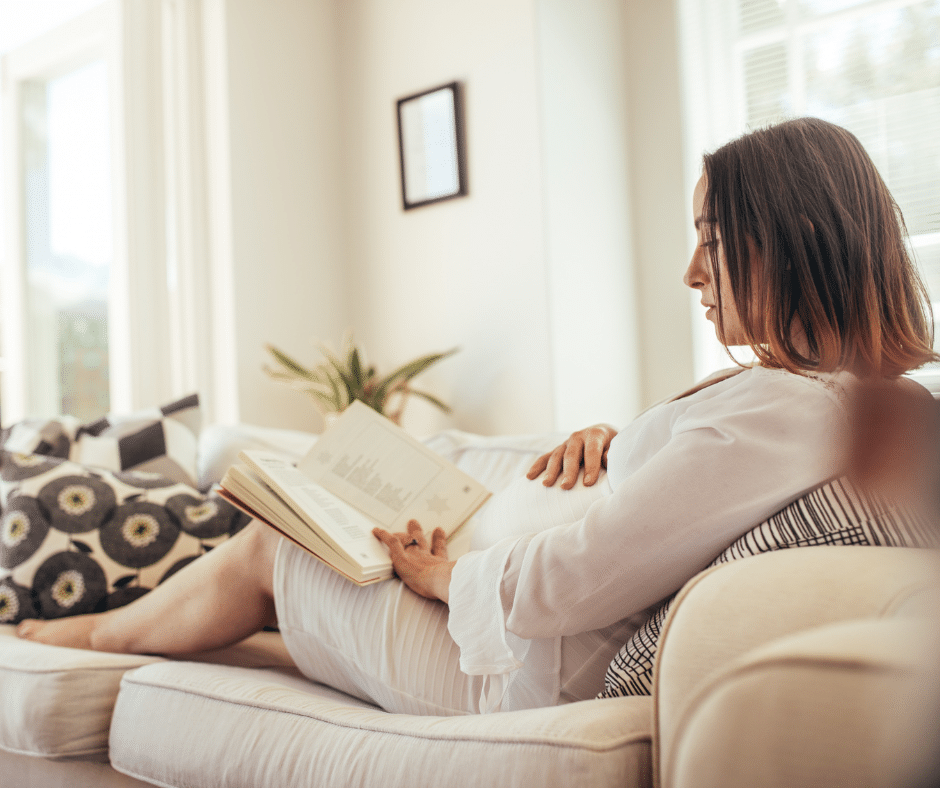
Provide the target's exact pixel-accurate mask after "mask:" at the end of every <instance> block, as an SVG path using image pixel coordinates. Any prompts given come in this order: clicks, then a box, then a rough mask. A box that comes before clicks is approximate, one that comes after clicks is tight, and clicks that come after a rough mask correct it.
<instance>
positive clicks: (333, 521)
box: [239, 449, 389, 571]
mask: <svg viewBox="0 0 940 788" xmlns="http://www.w3.org/2000/svg"><path fill="white" fill-rule="evenodd" d="M239 457H241V458H242V459H243V460H244V461H245V463H246V464H247V465H248V466H249V467H250V468H252V469H253V470H254V471H255V472H256V473H259V474H260V476H261V477H262V479H263V480H264V482H265V483H267V484H268V485H269V486H270V487H271V488H272V489H273V490H274V492H276V493H277V494H278V495H279V496H280V497H281V499H283V501H284V502H285V503H286V504H289V505H290V507H291V508H292V509H293V510H294V511H295V512H296V513H297V514H298V515H299V516H300V517H301V518H302V519H303V520H304V521H306V522H307V523H309V524H310V526H312V527H313V529H314V530H319V531H320V532H321V533H322V534H323V537H324V538H326V539H327V540H328V541H330V542H331V543H332V544H333V545H334V546H335V547H336V548H338V549H339V550H341V551H343V552H345V553H347V554H348V555H349V556H350V558H352V559H353V560H354V561H355V562H356V563H358V564H359V565H360V566H362V567H363V569H364V570H367V571H368V570H369V569H372V568H374V567H379V566H388V565H389V558H388V552H387V551H386V549H385V547H384V546H383V545H382V543H381V542H379V540H378V539H376V538H375V537H374V536H373V535H372V528H373V523H372V521H371V520H369V519H368V518H367V517H366V516H365V515H363V514H362V513H360V512H358V511H356V510H355V509H354V508H353V507H352V506H350V505H349V504H347V503H345V502H344V501H342V500H341V499H339V498H337V497H336V496H335V495H331V494H330V493H329V491H327V490H325V489H323V488H322V487H321V486H320V485H319V484H317V483H316V482H314V481H312V480H311V479H310V478H309V477H308V476H306V475H305V474H303V473H301V472H300V471H299V470H297V469H296V468H294V467H293V466H292V465H291V464H290V463H289V462H287V461H285V460H284V459H282V458H281V457H279V456H277V455H276V454H272V453H270V452H265V451H261V450H256V449H251V450H247V451H243V452H241V453H240V454H239Z"/></svg>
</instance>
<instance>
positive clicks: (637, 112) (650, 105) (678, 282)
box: [624, 0, 703, 405]
mask: <svg viewBox="0 0 940 788" xmlns="http://www.w3.org/2000/svg"><path fill="white" fill-rule="evenodd" d="M624 2H625V9H626V18H627V33H626V41H625V49H626V54H627V75H628V93H629V96H630V103H629V117H630V124H629V137H630V161H631V165H632V168H631V197H632V199H631V205H632V209H633V213H632V216H633V222H632V226H633V243H634V247H633V249H634V255H635V256H636V259H637V261H638V265H637V271H638V274H639V282H638V285H639V293H640V297H639V299H638V304H639V312H638V318H639V321H640V325H641V332H642V333H641V342H640V354H641V369H642V372H641V379H642V387H643V392H642V400H643V403H644V405H651V404H653V403H654V402H658V401H659V400H661V399H663V398H665V397H667V396H669V395H671V394H674V393H676V392H677V391H681V390H682V389H684V388H687V387H688V386H690V385H691V384H692V383H693V377H694V376H693V366H694V365H693V349H692V305H691V298H690V296H689V292H690V291H689V290H688V288H687V287H685V285H683V284H682V275H683V273H684V272H685V269H686V266H687V265H688V261H689V257H688V256H689V252H690V246H689V228H690V226H691V221H692V215H691V207H690V206H691V202H692V195H691V192H690V191H688V188H687V180H686V177H685V170H686V166H687V164H686V162H685V161H684V155H683V154H684V152H685V151H684V147H683V125H682V123H683V118H682V93H681V80H680V67H679V64H680V50H679V29H678V22H677V18H676V2H675V0H668V1H667V0H664V1H661V2H649V0H624ZM692 166H693V167H694V166H697V163H695V162H693V163H692ZM693 183H694V181H693ZM699 319H703V318H702V317H701V316H700V317H699Z"/></svg>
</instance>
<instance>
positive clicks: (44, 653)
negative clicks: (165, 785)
mask: <svg viewBox="0 0 940 788" xmlns="http://www.w3.org/2000/svg"><path fill="white" fill-rule="evenodd" d="M13 631H14V627H12V626H3V627H0V697H2V698H3V703H2V705H0V748H3V749H4V750H7V751H8V752H15V753H20V754H24V755H36V756H41V757H45V758H66V757H69V758H71V757H80V756H89V755H95V754H103V753H106V752H107V750H108V728H109V727H110V724H111V711H112V709H113V708H114V701H115V698H117V693H118V687H119V685H120V683H121V677H122V676H123V675H124V673H126V672H127V671H128V670H131V669H133V668H138V667H140V666H141V665H145V664H147V663H149V662H153V661H154V660H155V659H158V658H157V657H141V656H136V655H127V654H102V653H99V652H95V651H84V650H82V649H73V648H57V647H53V646H44V645H42V644H40V643H30V642H28V641H25V640H19V639H18V638H16V637H14V635H13Z"/></svg>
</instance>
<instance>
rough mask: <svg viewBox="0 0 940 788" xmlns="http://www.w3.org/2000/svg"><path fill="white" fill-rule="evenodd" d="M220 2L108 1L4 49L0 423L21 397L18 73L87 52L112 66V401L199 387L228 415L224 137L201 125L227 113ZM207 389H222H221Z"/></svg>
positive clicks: (12, 417) (132, 402) (26, 75)
mask: <svg viewBox="0 0 940 788" xmlns="http://www.w3.org/2000/svg"><path fill="white" fill-rule="evenodd" d="M218 6H219V4H218V3H213V2H210V3H208V4H206V5H204V4H203V3H202V2H201V1H200V0H190V1H188V2H178V0H155V1H153V2H151V0H147V2H138V1H137V0H107V2H105V3H104V4H103V5H102V6H100V7H97V8H95V9H93V10H91V11H88V12H86V13H85V14H83V15H81V16H79V17H76V18H75V19H73V20H71V21H69V22H66V23H64V24H62V25H61V26H59V27H57V28H55V29H54V30H53V31H51V32H49V33H47V34H45V35H43V36H41V37H40V38H38V39H36V40H34V41H32V42H30V43H28V44H26V45H23V46H21V47H18V48H17V49H15V50H13V51H11V52H9V53H7V54H6V55H5V56H4V57H3V58H2V59H0V64H2V66H0V71H2V82H0V91H2V101H3V112H2V118H3V123H4V129H3V134H2V142H3V151H2V153H3V166H2V168H0V173H2V176H3V190H4V201H3V204H4V219H5V224H6V227H5V232H4V234H3V236H4V246H5V248H4V250H3V253H2V254H0V293H2V294H0V308H2V309H3V312H2V315H3V317H2V319H3V331H2V350H0V360H2V363H3V367H2V368H3V370H4V372H3V375H2V383H0V385H2V400H3V421H4V423H10V422H12V421H16V420H18V419H21V418H23V417H24V416H25V415H26V414H27V412H28V406H29V391H28V376H27V375H26V364H27V350H26V337H25V329H24V326H25V314H26V313H25V299H26V290H25V255H24V243H23V217H24V194H23V188H22V176H21V172H22V168H21V166H20V164H19V162H20V151H21V141H20V137H19V135H20V131H19V115H18V107H19V104H20V86H21V84H22V83H23V82H24V81H27V80H36V79H49V78H50V77H53V76H56V75H57V74H60V73H65V72H67V71H69V70H71V69H74V68H76V67H79V66H80V65H82V64H83V63H86V62H90V61H93V60H104V61H105V63H106V65H107V68H108V74H109V108H110V113H111V116H112V118H111V127H112V179H113V181H112V204H113V212H114V213H113V226H114V239H113V248H114V258H113V262H112V267H111V285H110V293H109V315H108V320H109V356H110V399H111V409H112V410H113V411H124V412H126V411H130V410H135V409H139V408H142V407H149V406H153V405H155V404H159V403H162V402H166V401H169V400H170V399H172V398H173V397H176V396H180V395H182V394H187V393H190V392H193V391H198V392H199V393H200V395H201V397H202V403H203V410H204V412H205V413H206V415H207V417H209V418H210V420H211V419H212V417H213V416H221V417H222V418H223V419H227V420H228V421H232V420H234V418H235V416H236V414H237V397H235V394H234V387H233V386H231V385H228V384H229V383H230V378H231V375H232V372H231V369H230V368H229V367H227V366H226V360H227V359H230V357H231V356H232V352H231V348H230V347H229V346H230V345H231V344H232V342H233V339H232V337H233V335H234V317H233V316H232V315H231V309H230V304H231V301H232V300H231V293H230V291H231V282H230V281H229V280H230V278H231V272H230V266H229V265H228V264H227V262H228V260H229V256H230V249H228V245H227V244H226V243H225V240H226V238H227V235H228V234H227V233H226V228H228V226H229V225H228V224H227V222H226V221H225V219H226V217H227V215H228V211H227V210H226V206H227V204H228V203H227V186H228V182H227V174H228V169H227V161H225V160H224V155H225V150H226V148H225V146H224V145H219V146H216V147H218V148H219V150H210V146H208V144H207V129H218V128H219V127H220V126H222V125H224V124H223V123H222V122H221V121H222V120H223V119H224V116H225V114H226V112H227V106H226V105H225V102H224V100H223V101H221V102H220V101H219V98H218V97H217V96H216V97H215V98H213V96H215V94H216V93H220V94H223V95H224V87H225V84H224V73H221V72H222V71H224V58H225V52H224V46H223V45H220V44H219V40H220V35H222V32H221V31H222V30H224V14H222V13H221V12H220V11H219V7H218ZM220 69H221V71H220ZM220 74H221V75H220ZM223 141H224V140H223ZM220 156H221V158H220ZM210 174H212V177H211V178H210ZM210 197H212V202H211V203H210ZM213 247H214V248H215V252H216V253H215V255H213V254H211V252H212V248H213ZM213 335H215V336H216V337H222V338H223V341H216V342H213ZM226 350H228V352H224V351H226ZM223 384H225V385H223ZM215 392H222V393H224V396H220V397H219V398H218V402H217V401H216V400H217V397H216V396H215ZM49 415H52V414H49Z"/></svg>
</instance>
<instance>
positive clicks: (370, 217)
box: [340, 0, 555, 433]
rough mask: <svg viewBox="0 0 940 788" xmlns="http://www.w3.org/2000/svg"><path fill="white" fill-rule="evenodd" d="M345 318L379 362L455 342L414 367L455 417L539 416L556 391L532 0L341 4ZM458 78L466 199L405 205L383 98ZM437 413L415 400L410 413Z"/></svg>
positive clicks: (523, 420) (483, 428)
mask: <svg viewBox="0 0 940 788" xmlns="http://www.w3.org/2000/svg"><path fill="white" fill-rule="evenodd" d="M340 8H341V11H340V22H341V24H340V53H341V55H340V71H341V80H340V84H341V86H342V104H341V106H342V118H343V129H344V134H343V137H344V142H345V158H344V164H345V178H344V181H345V184H344V185H345V189H346V193H345V199H346V206H347V213H346V224H345V231H346V235H347V241H348V258H347V260H348V265H349V275H350V281H351V288H350V293H351V310H350V325H352V326H355V328H356V331H357V335H358V337H359V338H360V339H361V340H362V341H363V343H364V344H365V345H366V347H367V350H368V351H369V353H370V356H371V358H372V360H373V361H374V362H376V363H377V364H379V365H380V367H383V368H384V367H390V366H392V365H395V364H398V363H400V362H403V361H405V360H407V359H409V358H411V357H412V356H416V355H419V354H421V353H424V352H429V351H433V350H443V349H445V348H449V347H452V346H455V345H459V346H460V347H461V352H460V353H459V354H458V355H457V356H455V357H453V358H452V359H448V360H447V361H445V362H443V363H442V364H441V366H440V367H439V368H437V369H436V370H433V371H432V373H429V374H427V375H426V376H425V377H423V378H421V380H420V382H421V385H423V386H426V387H427V388H428V389H430V390H433V391H434V392H435V393H436V394H438V395H439V396H441V397H442V398H443V399H444V400H445V401H447V402H448V403H450V404H451V405H452V406H453V408H454V410H455V414H456V416H455V421H456V424H457V425H459V426H460V427H461V428H463V429H467V430H474V431H479V432H485V433H498V432H527V431H542V430H546V429H550V428H551V427H552V424H553V414H554V400H555V395H554V392H553V378H552V372H551V367H550V364H551V352H550V345H549V312H548V292H547V287H548V286H547V281H546V260H545V249H544V243H545V242H544V218H543V213H542V166H541V150H540V145H541V140H540V117H539V106H538V91H537V83H538V75H537V72H536V24H535V15H534V13H533V10H534V7H533V3H532V2H531V0H478V1H477V2H441V1H440V0H400V1H399V2H395V3H389V2H387V0H354V1H350V2H343V3H341V4H340ZM454 79H457V80H460V81H461V82H462V83H463V84H464V85H465V87H466V91H465V108H466V126H467V157H468V164H469V191H470V193H469V196H468V197H464V198H459V199H455V200H449V201H445V202H441V203H437V204H434V205H430V206H426V207H423V208H417V209H414V210H410V211H407V212H406V211H403V210H402V208H401V197H400V185H399V175H398V143H397V131H396V118H395V100H396V99H397V98H400V97H402V96H406V95H409V94H411V93H415V92H417V91H420V90H422V89H424V88H430V87H433V86H435V85H438V84H442V83H445V82H450V81H452V80H454ZM443 423H445V422H444V421H443V419H441V418H440V417H438V416H437V415H436V412H434V411H433V410H432V409H430V408H429V407H426V406H423V405H422V404H421V403H415V405H414V407H413V408H412V409H411V411H410V413H407V414H406V424H407V425H408V426H409V427H410V428H411V429H412V430H414V431H415V432H419V433H423V432H429V431H431V430H432V429H434V428H435V427H436V426H438V425H441V424H443Z"/></svg>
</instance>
